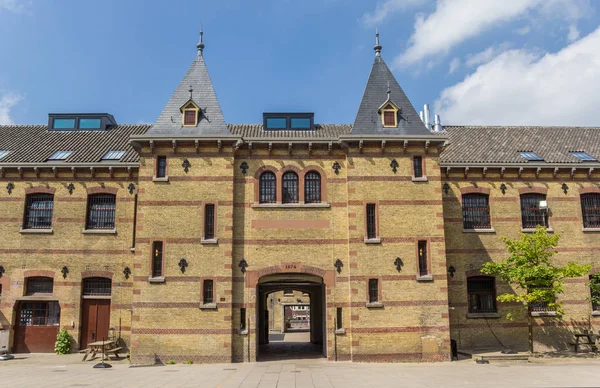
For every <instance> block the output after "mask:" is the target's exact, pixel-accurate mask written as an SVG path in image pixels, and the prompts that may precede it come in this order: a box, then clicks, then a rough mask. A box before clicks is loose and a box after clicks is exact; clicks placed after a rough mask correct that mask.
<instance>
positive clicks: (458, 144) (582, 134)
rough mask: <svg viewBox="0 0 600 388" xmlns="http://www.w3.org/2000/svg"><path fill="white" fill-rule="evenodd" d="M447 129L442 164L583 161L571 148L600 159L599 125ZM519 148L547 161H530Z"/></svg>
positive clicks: (447, 127)
mask: <svg viewBox="0 0 600 388" xmlns="http://www.w3.org/2000/svg"><path fill="white" fill-rule="evenodd" d="M444 129H445V133H446V134H447V135H449V145H448V146H447V147H446V149H445V150H444V152H442V155H441V163H442V164H451V163H505V164H510V163H521V164H523V163H536V164H539V163H583V162H582V161H581V160H579V159H578V158H576V157H575V156H573V155H571V154H570V153H569V152H570V151H583V152H586V153H588V154H590V155H591V156H593V157H595V158H596V159H598V160H600V127H525V126H524V127H495V126H446V127H445V128H444ZM520 151H531V152H535V153H536V154H538V155H539V156H541V157H542V158H543V159H544V162H527V160H525V159H524V158H523V157H521V156H520V155H519V152H520ZM587 163H590V162H587ZM591 163H598V162H591ZM599 165H600V164H599Z"/></svg>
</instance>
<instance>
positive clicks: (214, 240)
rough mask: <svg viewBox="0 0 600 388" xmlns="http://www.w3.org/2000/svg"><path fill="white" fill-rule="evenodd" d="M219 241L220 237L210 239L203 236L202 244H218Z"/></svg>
mask: <svg viewBox="0 0 600 388" xmlns="http://www.w3.org/2000/svg"><path fill="white" fill-rule="evenodd" d="M218 243H219V239H216V238H211V239H208V240H205V239H203V238H201V239H200V244H204V245H217V244H218Z"/></svg>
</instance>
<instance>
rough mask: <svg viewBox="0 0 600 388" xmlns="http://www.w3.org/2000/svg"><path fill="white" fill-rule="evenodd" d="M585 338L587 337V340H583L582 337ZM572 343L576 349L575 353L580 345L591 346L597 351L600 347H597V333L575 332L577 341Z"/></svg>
mask: <svg viewBox="0 0 600 388" xmlns="http://www.w3.org/2000/svg"><path fill="white" fill-rule="evenodd" d="M582 338H585V339H587V342H582V341H581V339H582ZM570 345H572V346H573V347H574V348H575V349H574V350H575V353H578V352H579V347H581V346H589V347H591V349H592V352H595V351H597V350H598V348H597V347H596V335H595V334H593V333H589V334H588V333H577V334H575V342H574V343H571V344H570Z"/></svg>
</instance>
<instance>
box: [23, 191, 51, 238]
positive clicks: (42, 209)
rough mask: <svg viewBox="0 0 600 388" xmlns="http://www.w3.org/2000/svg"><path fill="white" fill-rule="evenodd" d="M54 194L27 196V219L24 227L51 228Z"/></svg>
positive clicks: (24, 221)
mask: <svg viewBox="0 0 600 388" xmlns="http://www.w3.org/2000/svg"><path fill="white" fill-rule="evenodd" d="M53 209H54V195H52V194H28V195H27V197H26V198H25V219H24V220H23V229H50V228H51V227H52V210H53Z"/></svg>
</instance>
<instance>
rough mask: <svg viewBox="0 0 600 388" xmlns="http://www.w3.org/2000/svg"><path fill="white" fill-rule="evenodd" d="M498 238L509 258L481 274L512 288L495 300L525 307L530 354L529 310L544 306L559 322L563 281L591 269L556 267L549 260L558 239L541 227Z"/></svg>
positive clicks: (488, 266)
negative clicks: (491, 276)
mask: <svg viewBox="0 0 600 388" xmlns="http://www.w3.org/2000/svg"><path fill="white" fill-rule="evenodd" d="M501 238H502V241H503V242H504V244H505V245H506V249H507V250H508V253H509V257H508V258H507V259H506V260H504V261H501V262H497V263H495V262H488V263H485V264H484V265H483V267H482V268H481V272H482V273H485V274H489V275H495V276H497V277H498V278H500V279H501V280H503V281H505V282H507V283H508V284H509V285H511V286H512V287H513V292H510V293H505V294H501V295H498V297H497V299H498V301H500V302H517V303H520V304H521V305H522V306H523V307H525V310H526V311H527V312H528V314H527V323H528V328H529V351H530V352H531V353H533V318H532V317H531V314H530V313H529V311H530V309H531V307H532V306H535V305H538V306H544V307H546V308H547V309H548V310H551V311H553V312H554V313H555V314H556V316H557V318H561V317H562V315H563V314H564V310H563V308H562V306H561V304H560V301H559V300H557V298H556V296H557V295H558V294H562V293H563V292H564V280H565V279H567V278H575V277H580V276H583V275H584V274H587V273H589V271H590V269H591V268H592V266H591V265H582V264H578V263H575V262H569V263H568V264H566V265H564V266H557V265H555V264H554V263H553V262H552V257H553V256H554V255H555V254H556V253H557V250H556V247H557V245H558V241H559V240H560V235H559V234H558V233H556V234H550V233H548V232H547V230H546V229H545V228H544V227H543V226H538V227H537V228H536V230H535V232H533V233H520V235H519V237H518V238H516V239H510V238H507V237H501ZM599 287H600V286H599ZM521 311H522V310H521V309H517V310H515V311H513V312H511V313H508V314H507V315H506V318H507V319H510V320H512V319H514V316H516V315H518V314H520V312H521Z"/></svg>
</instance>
